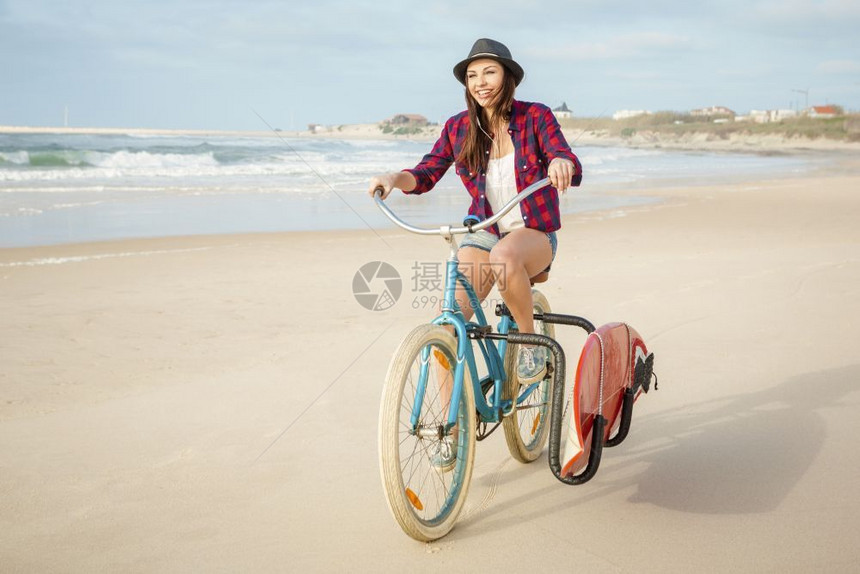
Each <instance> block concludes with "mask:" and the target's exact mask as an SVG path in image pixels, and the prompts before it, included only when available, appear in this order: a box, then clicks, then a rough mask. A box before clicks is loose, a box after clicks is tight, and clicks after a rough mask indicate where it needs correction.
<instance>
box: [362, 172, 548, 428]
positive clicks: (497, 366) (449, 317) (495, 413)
mask: <svg viewBox="0 0 860 574" xmlns="http://www.w3.org/2000/svg"><path fill="white" fill-rule="evenodd" d="M548 184H549V179H548V178H544V179H542V180H540V181H538V182H536V183H534V184H532V185H530V186H529V187H528V188H526V189H524V190H523V191H521V192H520V193H519V194H517V196H516V197H514V198H513V199H511V200H510V201H509V202H508V203H507V204H506V205H505V206H504V207H503V208H502V209H500V210H499V212H498V213H497V214H495V215H494V216H493V217H491V218H490V219H488V220H485V221H482V222H480V223H477V224H474V225H469V226H467V227H451V226H444V227H441V228H436V229H426V228H420V227H415V226H412V225H409V224H407V223H405V222H403V221H402V220H400V219H399V218H398V217H397V216H396V215H394V213H392V212H391V210H389V209H388V207H387V206H385V204H384V203H383V201H382V199H380V197H378V196H377V197H376V202H377V205H378V206H379V208H380V209H381V210H382V212H383V213H384V214H385V215H386V216H387V217H388V218H389V219H391V221H393V222H394V223H396V224H397V225H398V226H400V227H402V228H403V229H406V230H407V231H411V232H412V233H417V234H420V235H442V237H444V238H445V240H446V241H447V242H448V243H449V245H450V246H451V251H450V255H449V256H448V260H447V262H446V267H445V287H444V292H443V302H442V312H441V314H440V315H439V316H438V317H436V318H435V319H434V320H433V321H432V323H433V324H435V325H450V326H452V327H453V328H454V332H455V334H456V336H457V365H456V366H455V368H454V384H453V388H452V391H451V397H452V400H451V401H450V404H449V406H448V419H447V423H446V425H445V428H444V429H443V431H444V433H445V434H447V433H448V432H449V431H450V430H451V428H453V427H454V425H455V424H456V422H457V413H458V410H459V407H460V404H459V401H460V396H461V395H462V392H463V380H464V369H466V368H468V369H469V374H470V375H471V380H472V386H473V388H474V390H475V393H474V394H475V407H476V409H477V410H478V413H479V414H480V417H481V421H482V422H500V421H501V420H502V418H503V417H504V415H505V411H506V410H507V411H508V412H510V411H509V409H510V407H512V405H511V404H507V403H509V401H503V400H502V386H503V385H504V382H505V377H506V373H505V369H504V360H503V359H504V356H505V353H506V352H507V347H508V344H507V340H506V338H502V339H500V340H499V346H498V348H496V345H495V343H494V342H493V340H492V339H489V338H485V337H482V338H480V339H478V346H479V348H480V349H481V353H482V355H483V358H484V361H485V363H486V365H487V370H488V375H487V376H488V378H489V379H491V380H492V381H493V394H492V400H491V401H490V402H489V403H488V402H487V400H486V398H485V394H484V392H483V390H482V382H483V381H482V380H481V379H479V378H478V368H477V362H476V359H475V353H474V350H473V348H472V343H471V340H472V339H471V338H470V336H469V333H470V332H472V331H477V330H487V328H488V327H489V324H488V322H487V318H486V315H485V314H484V311H483V309H482V308H481V305H480V301H478V297H477V295H476V294H475V290H474V288H473V287H472V285H471V284H469V281H468V280H467V279H466V277H465V275H463V274H462V273H460V271H459V259H458V258H457V248H458V246H457V241H456V240H455V239H454V235H455V234H463V233H473V232H475V231H478V230H481V229H486V228H487V227H490V226H491V225H494V224H495V223H496V222H497V221H498V220H499V219H501V218H502V217H503V216H504V215H505V214H506V213H507V212H508V211H510V210H511V209H513V207H514V206H516V205H518V204H519V202H520V201H522V200H523V199H525V198H526V197H528V196H529V195H531V194H532V193H534V192H535V191H537V190H538V189H541V188H542V187H544V186H546V185H548ZM377 191H379V190H377ZM458 284H460V285H462V286H463V288H464V289H465V291H466V294H467V296H468V298H469V304H470V305H471V306H472V309H474V311H475V317H474V319H475V321H471V322H468V323H467V322H466V319H465V317H464V316H463V313H462V310H461V309H460V308H459V306H458V304H457V299H456V291H457V285H458ZM515 327H516V324H515V323H514V321H513V319H511V318H510V317H509V316H507V315H505V316H502V317H501V320H500V322H499V325H498V334H500V335H502V336H506V335H508V333H509V332H510V331H511V329H512V328H515ZM487 332H489V331H487ZM429 354H430V350H429V348H427V349H425V350H424V351H423V353H422V357H421V371H420V373H419V380H418V384H417V387H416V394H417V395H418V396H417V397H416V400H415V403H414V404H413V409H412V414H411V424H412V427H413V429H417V428H418V425H419V415H420V412H421V407H422V404H423V400H424V391H425V389H426V387H427V384H428V383H427V379H428V373H429V361H430V356H429ZM484 380H487V379H484ZM534 388H536V385H531V386H529V387H527V388H526V389H525V390H524V391H523V392H522V393H520V396H519V397H517V398H516V399H514V400H516V401H517V402H521V401H522V400H524V399H525V398H527V397H528V395H529V394H530V393H531V392H532V391H533V390H534Z"/></svg>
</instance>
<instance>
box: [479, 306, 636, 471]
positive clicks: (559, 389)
mask: <svg viewBox="0 0 860 574" xmlns="http://www.w3.org/2000/svg"><path fill="white" fill-rule="evenodd" d="M557 317H561V318H565V319H566V318H568V317H573V316H565V315H558V316H557ZM573 319H576V321H575V322H568V323H564V324H567V325H577V326H580V327H583V328H585V327H584V326H583V324H582V321H586V320H585V319H582V318H581V317H573ZM588 324H589V325H590V323H588ZM592 330H593V327H592ZM483 336H484V337H486V338H487V339H494V340H503V339H507V341H508V343H514V344H520V345H522V344H525V345H538V346H541V347H545V348H546V349H548V350H549V351H550V353H552V356H553V365H554V369H553V376H554V377H555V381H554V383H553V389H552V393H553V397H552V415H551V416H550V429H549V433H550V434H549V467H550V470H551V471H552V473H553V475H554V476H555V477H556V478H557V479H558V480H560V481H561V482H563V483H564V484H569V485H575V484H583V483H585V482H588V481H589V480H591V479H592V478H594V475H595V474H597V469H598V467H599V466H600V459H601V455H602V453H603V441H602V440H592V441H591V452H590V453H589V456H588V464H587V465H586V467H585V469H584V470H583V471H582V472H580V473H579V474H575V475H567V476H562V472H561V471H562V467H561V459H560V454H561V453H560V450H561V448H560V445H561V423H562V418H563V416H564V413H563V405H564V389H565V384H564V379H565V373H566V372H567V362H566V359H565V355H564V349H563V348H562V347H561V345H560V344H559V343H558V341H556V340H555V339H553V338H551V337H547V336H546V335H538V334H533V333H517V332H513V333H509V334H507V335H501V334H499V333H486V334H484V335H483ZM631 411H632V403H631ZM593 425H594V426H593V430H592V432H593V433H594V434H593V436H594V437H602V436H603V432H604V430H605V428H606V419H605V418H604V417H602V416H600V415H597V416H595V417H594V423H593ZM628 426H629V424H628Z"/></svg>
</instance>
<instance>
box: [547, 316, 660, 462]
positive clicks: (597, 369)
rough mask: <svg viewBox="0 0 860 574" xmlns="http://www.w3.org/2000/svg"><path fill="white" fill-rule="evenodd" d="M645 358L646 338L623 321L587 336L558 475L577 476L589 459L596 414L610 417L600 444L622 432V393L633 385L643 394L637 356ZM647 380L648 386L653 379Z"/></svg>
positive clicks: (642, 360) (642, 359) (578, 367)
mask: <svg viewBox="0 0 860 574" xmlns="http://www.w3.org/2000/svg"><path fill="white" fill-rule="evenodd" d="M647 358H648V349H647V348H646V347H645V343H644V342H643V340H642V337H640V336H639V333H637V332H636V331H635V330H634V329H633V328H632V327H630V326H629V325H626V324H625V323H608V324H606V325H603V326H601V327H599V328H598V329H596V330H595V331H594V332H593V333H590V334H589V335H588V339H587V340H586V342H585V345H584V346H583V348H582V354H580V356H579V364H578V365H577V367H576V380H575V382H574V385H573V396H572V397H571V399H572V403H573V411H572V414H571V417H570V423H569V425H568V428H567V431H566V437H565V438H566V440H565V441H564V450H563V453H562V457H561V464H562V469H561V475H560V476H562V477H569V476H572V475H576V474H578V473H579V472H580V471H581V470H582V469H584V468H585V466H586V465H587V464H588V458H589V453H590V452H591V443H592V441H594V440H595V437H594V436H593V434H594V433H593V432H592V431H593V429H594V420H595V417H596V416H597V415H598V414H602V416H603V417H604V418H605V419H606V425H605V427H604V436H602V437H599V439H598V440H600V441H602V444H606V442H607V441H609V439H610V437H612V436H613V435H614V434H615V433H617V432H618V431H619V426H620V423H621V411H622V405H623V402H624V392H625V391H626V390H627V389H635V397H634V398H638V397H639V395H640V394H641V393H642V391H643V388H642V386H641V385H637V386H635V387H634V373H635V369H636V363H637V360H639V361H641V362H642V364H643V365H644V364H645V361H646V360H647ZM652 360H653V359H652ZM640 370H641V369H640ZM648 378H649V379H650V372H649V373H648ZM643 382H644V384H645V390H647V383H648V382H649V381H643ZM628 410H629V409H628ZM628 414H629V413H628ZM624 432H625V433H626V429H625V431H624ZM622 438H623V437H622ZM618 442H620V441H618ZM615 444H617V442H616V443H615ZM609 446H612V445H611V444H610V445H609Z"/></svg>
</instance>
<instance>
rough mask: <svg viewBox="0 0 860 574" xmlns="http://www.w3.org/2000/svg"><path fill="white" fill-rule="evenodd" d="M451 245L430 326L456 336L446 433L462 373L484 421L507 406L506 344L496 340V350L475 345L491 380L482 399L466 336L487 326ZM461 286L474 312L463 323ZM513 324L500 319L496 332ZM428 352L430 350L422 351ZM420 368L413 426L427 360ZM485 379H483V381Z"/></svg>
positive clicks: (482, 342) (455, 407) (454, 416)
mask: <svg viewBox="0 0 860 574" xmlns="http://www.w3.org/2000/svg"><path fill="white" fill-rule="evenodd" d="M448 241H449V242H450V243H451V255H450V256H449V258H448V260H447V262H446V268H445V269H446V273H445V287H444V292H443V303H442V313H441V314H440V315H439V316H438V317H436V318H435V319H434V320H433V321H432V323H433V324H435V325H451V326H453V327H454V331H455V332H456V334H457V365H456V367H455V369H454V385H453V388H452V391H451V396H452V400H451V403H450V405H449V410H448V423H447V425H446V428H445V432H447V431H449V430H450V429H451V428H452V427H453V426H454V425H455V424H456V421H457V412H458V410H459V406H460V405H459V397H460V395H461V393H462V392H463V380H464V376H463V375H464V370H465V369H466V368H468V369H469V374H470V375H471V377H470V378H471V381H472V387H473V388H474V391H475V407H476V408H477V410H478V413H479V414H480V416H481V420H482V421H484V422H498V421H500V420H501V418H502V412H503V410H504V407H505V406H506V405H504V404H503V402H502V385H503V384H504V381H505V376H506V373H505V369H504V360H503V358H504V356H505V352H506V351H507V341H506V340H501V341H499V347H498V349H497V348H496V345H495V343H494V342H493V341H492V340H489V339H482V340H479V341H478V346H479V348H480V349H481V353H482V355H483V358H484V361H485V363H486V365H487V370H488V375H487V377H488V378H489V379H491V380H492V381H493V394H492V400H491V402H490V403H488V402H487V401H486V400H485V394H484V392H483V390H482V385H481V383H482V379H480V378H479V377H478V365H477V361H476V358H475V352H474V348H473V346H472V339H471V338H470V337H469V332H470V330H474V329H477V328H484V327H488V326H489V323H488V322H487V318H486V315H485V314H484V311H483V309H482V308H481V305H480V301H478V297H477V295H476V294H475V290H474V288H473V287H472V285H471V284H470V283H469V281H468V280H467V279H466V277H465V275H463V274H462V273H461V272H460V271H459V268H458V266H459V260H458V258H457V242H456V240H455V239H454V238H453V237H451V238H449V239H448ZM458 284H459V285H461V286H462V287H463V288H464V289H465V291H466V294H467V296H468V298H469V304H470V305H471V306H472V309H474V310H475V319H476V321H472V322H468V323H467V322H466V320H465V317H464V316H463V312H462V310H461V309H460V307H459V305H458V304H457V300H456V296H455V295H456V290H457V285H458ZM514 325H515V324H514V322H513V320H512V319H511V318H510V317H508V316H504V317H502V319H501V321H500V322H499V326H498V332H499V333H502V334H507V333H508V332H509V331H510V329H511V327H513V326H514ZM425 352H426V353H429V350H426V351H425ZM422 359H423V365H422V369H421V373H420V377H419V383H418V385H419V386H418V390H419V394H421V395H422V397H421V398H419V400H417V401H416V403H415V405H414V409H413V413H412V424H413V425H417V424H418V416H419V413H420V412H421V402H422V400H423V390H424V388H425V386H426V384H427V376H428V370H429V369H428V365H427V360H426V359H427V357H422ZM484 380H486V379H484Z"/></svg>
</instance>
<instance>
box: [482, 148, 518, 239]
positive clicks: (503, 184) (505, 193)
mask: <svg viewBox="0 0 860 574" xmlns="http://www.w3.org/2000/svg"><path fill="white" fill-rule="evenodd" d="M517 193H518V192H517V175H516V169H515V167H514V154H513V153H509V154H508V155H506V156H504V157H500V158H495V159H491V160H490V163H489V165H487V200H488V201H489V202H490V207H491V208H492V209H493V213H498V212H499V210H500V209H501V208H502V207H504V206H505V204H506V203H507V202H509V201H510V200H512V199H513V198H514V197H516V195H517ZM520 227H525V222H523V216H522V212H521V211H520V208H519V206H517V207H514V208H513V209H512V210H510V211H509V212H508V213H507V215H505V216H504V217H503V218H502V219H501V220H499V231H501V232H502V233H507V232H509V231H513V230H514V229H519V228H520Z"/></svg>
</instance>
